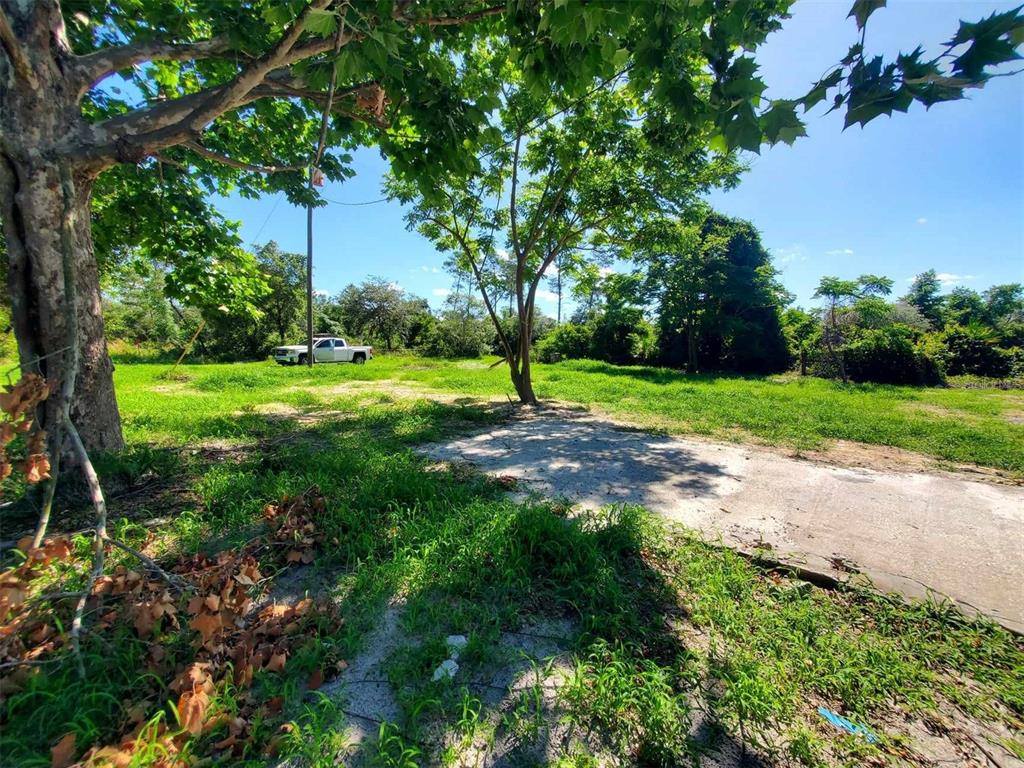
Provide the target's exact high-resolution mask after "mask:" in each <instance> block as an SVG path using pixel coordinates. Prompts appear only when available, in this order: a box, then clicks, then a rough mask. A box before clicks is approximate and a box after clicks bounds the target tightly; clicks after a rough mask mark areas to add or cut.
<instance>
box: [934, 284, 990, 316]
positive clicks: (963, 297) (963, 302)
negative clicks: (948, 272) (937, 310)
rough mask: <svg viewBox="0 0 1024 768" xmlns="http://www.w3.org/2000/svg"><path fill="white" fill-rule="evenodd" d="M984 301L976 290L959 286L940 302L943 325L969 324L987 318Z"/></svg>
mask: <svg viewBox="0 0 1024 768" xmlns="http://www.w3.org/2000/svg"><path fill="white" fill-rule="evenodd" d="M986 309H987V307H986V306H985V301H984V300H983V299H982V298H981V295H980V294H979V293H978V292H977V291H972V290H971V289H970V288H964V287H963V286H959V287H957V288H954V289H953V290H952V291H950V292H949V295H948V296H946V297H945V299H944V301H943V302H942V316H943V325H969V324H971V323H983V322H985V321H986V320H987V319H988V313H987V311H986Z"/></svg>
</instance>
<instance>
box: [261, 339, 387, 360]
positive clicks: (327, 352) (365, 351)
mask: <svg viewBox="0 0 1024 768" xmlns="http://www.w3.org/2000/svg"><path fill="white" fill-rule="evenodd" d="M270 354H271V356H272V357H273V358H274V359H275V360H276V361H277V362H279V363H280V364H281V365H305V364H306V356H307V355H308V354H309V349H308V347H307V345H306V344H292V345H290V346H287V347H274V349H273V350H272V351H271V353H270ZM372 359H373V347H350V346H349V345H348V344H347V343H346V342H345V340H344V339H339V338H337V337H334V336H314V337H313V362H314V363H355V364H356V365H362V364H363V363H365V362H366V361H367V360H372Z"/></svg>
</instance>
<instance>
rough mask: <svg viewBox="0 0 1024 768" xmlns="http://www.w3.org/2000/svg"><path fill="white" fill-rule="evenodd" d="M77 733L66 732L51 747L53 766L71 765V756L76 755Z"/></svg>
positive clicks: (63, 766)
mask: <svg viewBox="0 0 1024 768" xmlns="http://www.w3.org/2000/svg"><path fill="white" fill-rule="evenodd" d="M75 739H76V736H75V733H74V731H72V732H71V733H66V734H64V736H63V737H62V738H61V740H60V741H58V742H57V743H56V744H54V745H53V746H52V747H51V748H50V766H51V768H67V766H69V765H71V758H72V757H74V756H75Z"/></svg>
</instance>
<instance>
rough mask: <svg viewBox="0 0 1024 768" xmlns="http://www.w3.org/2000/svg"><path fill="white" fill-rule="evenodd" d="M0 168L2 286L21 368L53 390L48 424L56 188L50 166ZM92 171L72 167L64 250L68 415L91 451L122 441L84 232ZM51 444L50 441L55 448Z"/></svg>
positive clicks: (56, 341) (57, 402)
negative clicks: (68, 262) (74, 353)
mask: <svg viewBox="0 0 1024 768" xmlns="http://www.w3.org/2000/svg"><path fill="white" fill-rule="evenodd" d="M2 165H3V169H2V170H0V199H2V200H3V204H2V216H3V224H4V234H5V236H6V238H7V243H8V251H9V258H10V265H9V270H8V275H9V285H8V289H9V292H10V296H11V305H12V307H11V309H12V320H13V325H14V330H15V336H16V338H17V341H18V352H19V357H20V362H21V365H22V368H23V369H24V370H26V371H37V372H39V373H40V374H41V375H43V376H44V377H46V380H47V382H48V383H49V385H50V392H51V393H53V394H52V395H51V397H50V398H49V399H47V400H46V401H45V402H44V404H43V406H42V413H41V415H40V426H41V427H43V428H44V429H48V430H51V431H53V428H54V426H55V425H57V424H59V423H60V421H61V418H62V398H61V397H60V396H59V393H60V391H61V383H62V382H63V379H64V375H65V371H64V367H65V355H64V354H63V352H64V350H65V349H66V347H67V340H68V331H67V322H66V321H65V317H66V314H65V313H66V308H65V302H66V298H65V295H64V268H63V264H62V250H61V242H60V230H61V220H62V216H63V204H64V201H63V194H62V191H61V185H60V178H59V173H58V170H57V167H56V166H54V165H49V164H47V165H45V166H44V165H43V164H41V163H38V164H37V163H32V162H28V163H20V162H17V161H15V162H12V158H10V157H9V156H8V157H5V158H4V160H3V163H2ZM92 181H93V180H92V178H90V177H89V176H87V175H81V174H76V178H75V199H74V200H72V201H71V204H72V209H73V212H74V217H73V218H74V222H73V228H72V232H71V238H70V240H71V242H70V245H71V249H72V254H71V257H72V259H73V260H74V263H75V271H76V277H77V287H78V302H77V307H75V311H76V314H77V317H78V328H79V334H78V345H79V360H80V368H79V372H78V377H77V381H76V382H75V390H74V395H73V397H72V400H71V419H72V421H74V422H75V423H77V424H80V425H81V428H80V432H81V437H82V441H83V442H84V443H85V445H86V447H87V448H88V450H90V451H97V450H100V451H109V450H119V449H121V448H123V447H124V440H123V437H122V434H121V417H120V414H119V412H118V409H117V400H116V399H115V397H114V380H113V364H112V363H111V361H110V356H109V354H108V353H107V342H106V338H105V335H104V327H103V315H102V304H101V297H100V286H99V274H98V272H97V267H96V259H95V257H94V255H93V244H92V235H91V232H90V224H91V220H90V190H91V187H92ZM57 447H58V446H51V449H55V448H57Z"/></svg>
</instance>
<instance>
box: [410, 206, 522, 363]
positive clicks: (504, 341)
mask: <svg viewBox="0 0 1024 768" xmlns="http://www.w3.org/2000/svg"><path fill="white" fill-rule="evenodd" d="M430 221H432V222H434V223H435V224H436V225H437V226H439V227H440V228H441V229H443V230H444V231H445V232H447V233H448V234H450V235H451V236H452V237H454V238H455V239H456V241H457V242H458V243H459V246H460V247H461V248H462V252H463V253H465V254H466V259H468V260H469V267H470V269H472V270H473V276H474V277H475V278H476V284H477V287H478V288H479V289H480V295H481V296H483V299H484V306H485V307H486V308H487V314H488V315H490V316H491V322H492V323H494V329H495V330H496V331H497V332H498V340H499V341H501V346H503V347H504V348H505V357H506V359H507V360H508V362H509V365H510V366H511V365H512V363H513V360H514V359H515V356H514V355H513V353H512V345H511V344H510V343H509V340H508V337H506V336H505V331H504V329H503V328H502V327H501V322H500V321H499V320H498V315H497V313H496V312H495V311H494V306H493V305H492V304H491V298H490V297H489V296H488V295H487V287H486V285H485V284H484V278H483V275H482V274H481V272H480V267H479V266H478V265H477V263H476V259H474V258H473V249H472V248H470V247H469V243H468V242H467V241H466V239H465V238H464V237H463V236H462V235H461V234H460V233H459V231H458V229H453V228H452V227H449V226H448V224H447V223H446V222H444V221H443V220H442V219H439V218H434V217H430Z"/></svg>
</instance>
